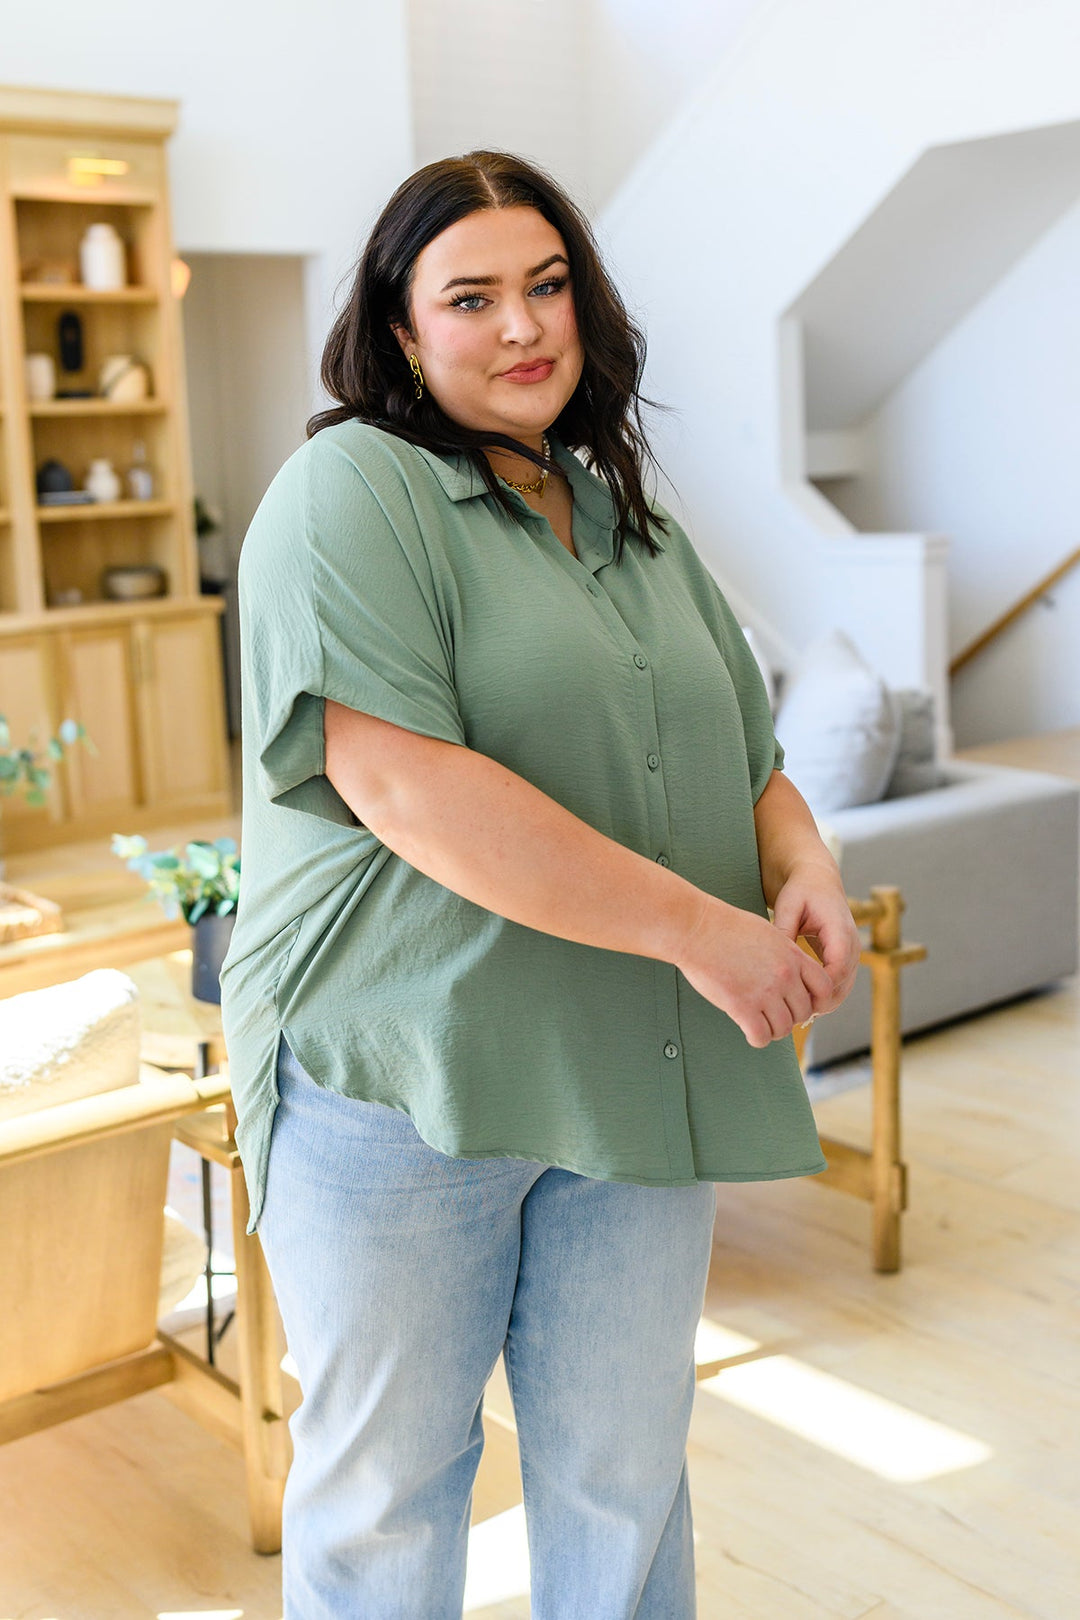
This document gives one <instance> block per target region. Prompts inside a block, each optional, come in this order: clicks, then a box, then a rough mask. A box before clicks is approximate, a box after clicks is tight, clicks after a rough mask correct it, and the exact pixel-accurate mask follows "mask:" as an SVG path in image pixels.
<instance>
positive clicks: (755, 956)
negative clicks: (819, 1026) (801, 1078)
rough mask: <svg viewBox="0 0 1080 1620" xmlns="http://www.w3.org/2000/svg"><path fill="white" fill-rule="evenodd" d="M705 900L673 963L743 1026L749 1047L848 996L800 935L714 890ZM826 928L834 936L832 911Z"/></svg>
mask: <svg viewBox="0 0 1080 1620" xmlns="http://www.w3.org/2000/svg"><path fill="white" fill-rule="evenodd" d="M703 898H704V901H705V903H704V905H703V906H702V907H701V910H700V913H699V916H698V920H697V923H696V924H695V926H694V927H693V928H692V929H691V931H690V934H689V935H688V936H687V938H686V940H685V942H684V944H683V946H682V948H681V950H680V952H679V955H678V958H677V960H676V963H675V965H676V967H678V969H679V971H680V972H681V973H682V974H683V976H684V977H685V978H686V979H687V980H688V982H689V983H690V984H692V985H693V987H694V989H695V990H696V991H697V992H698V993H699V995H702V996H704V997H705V999H706V1000H707V1001H711V1002H712V1004H713V1006H714V1007H719V1008H720V1010H721V1011H722V1012H726V1013H727V1015H728V1017H729V1018H731V1019H733V1020H734V1022H735V1023H736V1024H738V1026H739V1028H740V1029H741V1030H742V1032H743V1034H744V1035H745V1036H746V1039H747V1041H748V1042H749V1043H750V1045H751V1046H758V1047H761V1046H768V1045H769V1042H770V1041H778V1040H780V1039H782V1037H783V1036H785V1035H790V1034H791V1031H792V1030H793V1029H794V1028H795V1025H796V1024H803V1023H805V1022H806V1020H807V1019H808V1018H809V1017H810V1015H811V1013H820V1012H827V1011H828V1010H829V1008H830V1007H834V1006H835V1005H836V1004H837V1001H838V1000H842V999H843V998H842V997H839V996H837V994H836V986H835V984H834V981H833V978H832V976H831V975H830V973H829V972H828V971H827V970H826V968H825V967H823V966H822V964H821V963H820V962H818V961H815V959H814V958H813V957H812V956H809V955H807V953H806V952H805V951H803V950H800V949H799V947H798V946H797V945H796V944H795V943H794V936H791V937H789V936H788V935H787V934H786V933H785V932H784V931H782V930H781V929H779V928H777V927H776V926H775V925H774V924H773V923H770V922H766V920H765V919H764V918H763V917H756V916H754V914H753V913H752V912H749V911H740V910H739V909H738V908H737V907H735V906H729V905H727V904H725V903H724V901H722V900H717V899H715V898H714V897H713V896H712V895H705V896H704V897H703ZM850 920H851V913H850V912H848V921H849V922H850ZM827 927H828V929H829V935H830V938H832V937H833V934H834V932H835V930H834V929H833V924H832V919H831V917H830V920H829V922H828V924H827ZM857 940H858V935H856V942H857ZM845 994H846V991H845Z"/></svg>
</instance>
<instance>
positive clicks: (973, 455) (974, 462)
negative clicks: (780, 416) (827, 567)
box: [837, 205, 1080, 743]
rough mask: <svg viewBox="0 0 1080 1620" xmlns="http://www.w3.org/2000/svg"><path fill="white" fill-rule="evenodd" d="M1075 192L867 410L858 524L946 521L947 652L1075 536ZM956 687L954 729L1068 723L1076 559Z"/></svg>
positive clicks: (969, 735) (1077, 648)
mask: <svg viewBox="0 0 1080 1620" xmlns="http://www.w3.org/2000/svg"><path fill="white" fill-rule="evenodd" d="M1078 286H1080V205H1076V206H1074V207H1073V208H1071V209H1070V210H1069V211H1068V213H1066V214H1065V215H1064V217H1063V218H1062V219H1061V220H1060V221H1059V222H1058V224H1057V225H1056V226H1054V227H1053V228H1052V229H1051V230H1050V231H1048V232H1047V233H1046V234H1045V235H1044V236H1043V237H1042V238H1041V240H1040V241H1039V242H1038V243H1036V245H1035V246H1034V247H1033V248H1032V249H1031V250H1030V251H1029V252H1028V253H1027V254H1026V255H1025V256H1024V258H1023V259H1022V260H1021V261H1020V263H1019V264H1018V265H1017V266H1016V267H1015V268H1014V269H1013V270H1012V271H1011V272H1010V274H1009V275H1007V276H1006V277H1005V278H1004V279H1003V280H1002V281H1001V282H999V284H998V285H997V286H996V287H995V288H994V289H993V290H992V291H991V292H990V293H989V294H988V295H987V296H986V297H985V298H983V299H982V300H981V301H980V302H979V303H978V304H977V305H976V306H975V308H974V309H972V310H971V311H970V313H969V314H968V315H967V317H966V318H965V319H964V320H963V321H961V322H960V323H959V324H958V325H957V326H956V327H955V328H954V329H953V331H952V332H951V333H950V334H949V335H948V336H947V337H946V338H945V339H944V341H943V342H941V343H940V344H939V345H938V346H937V347H936V348H935V349H934V350H933V351H932V352H931V354H929V355H928V356H927V358H926V359H925V360H924V361H923V363H922V364H921V365H919V366H918V367H916V369H915V370H914V371H913V372H912V373H911V375H910V376H909V377H908V378H907V379H906V380H905V382H904V383H903V384H902V385H901V386H900V387H899V388H898V389H896V390H895V392H894V393H893V394H892V395H891V396H890V397H889V399H888V400H887V401H886V402H885V404H884V405H883V407H882V408H881V409H880V410H879V411H877V412H876V413H875V414H874V415H873V416H872V417H871V419H870V420H869V422H868V423H867V426H866V428H865V430H864V435H863V440H864V448H865V450H866V453H867V455H868V458H869V467H868V471H867V474H866V476H864V477H861V478H859V479H857V480H853V481H852V482H851V483H850V484H845V485H842V486H838V490H837V494H838V497H839V499H838V504H841V505H842V507H843V510H844V512H845V513H846V514H847V516H848V517H850V518H851V519H852V521H853V522H855V523H856V524H857V525H858V526H859V527H860V528H867V529H879V528H891V529H907V528H910V529H923V528H936V529H943V530H945V531H946V532H947V533H948V535H949V537H950V563H949V585H950V589H949V605H950V614H949V617H950V646H951V651H952V652H953V653H956V652H958V651H959V650H960V649H961V648H962V647H964V646H966V645H967V644H968V643H969V642H970V641H972V640H973V639H974V638H975V637H976V636H977V635H978V634H979V632H980V631H981V630H983V629H984V628H985V627H986V626H987V625H988V624H990V623H991V622H992V621H993V620H994V619H995V618H997V617H998V615H999V614H1001V613H1002V612H1004V611H1005V610H1006V609H1007V608H1008V607H1010V606H1011V605H1012V603H1013V602H1014V601H1016V600H1017V599H1018V598H1019V597H1020V596H1022V595H1023V594H1024V592H1025V591H1026V590H1027V589H1028V588H1029V587H1030V586H1032V585H1033V584H1034V583H1035V581H1036V580H1037V579H1038V578H1040V577H1041V576H1043V575H1045V574H1047V573H1049V572H1050V570H1051V569H1052V568H1053V567H1054V566H1055V565H1056V564H1057V563H1058V562H1059V561H1060V560H1061V559H1062V558H1064V557H1065V556H1066V555H1068V553H1069V552H1071V551H1073V550H1074V549H1075V548H1076V547H1077V545H1080V517H1078V514H1080V456H1078V455H1077V448H1076V447H1077V444H1078V443H1080V395H1078V393H1077V386H1076V379H1077V377H1080V301H1078V300H1077V297H1076V289H1077V287H1078ZM1052 600H1053V606H1052V607H1049V608H1036V609H1035V610H1034V611H1033V612H1032V613H1031V614H1030V616H1029V617H1028V618H1027V619H1026V620H1025V621H1023V622H1022V623H1021V624H1019V625H1017V626H1016V627H1015V628H1014V629H1012V630H1010V631H1008V632H1006V635H1005V637H1004V639H1003V640H1002V641H1000V642H999V643H998V645H997V646H996V647H994V648H993V649H992V650H990V651H988V652H987V653H985V654H983V655H981V656H980V657H979V658H978V659H977V660H976V661H975V662H973V663H972V664H971V665H969V666H968V667H967V668H966V669H965V670H964V671H963V672H962V673H961V674H960V675H959V676H958V677H957V680H956V682H955V683H954V688H953V719H954V726H955V730H956V735H957V741H958V742H961V743H964V742H969V743H977V742H984V741H992V740H994V739H996V738H1000V737H1008V736H1020V735H1024V734H1026V733H1029V732H1037V731H1048V730H1052V729H1055V728H1058V727H1064V726H1076V725H1080V570H1077V571H1076V572H1075V573H1074V574H1073V575H1072V576H1070V577H1069V578H1068V579H1067V580H1066V581H1065V582H1064V583H1063V584H1062V585H1061V586H1060V587H1059V588H1058V589H1057V590H1056V591H1055V592H1054V595H1053V599H1052Z"/></svg>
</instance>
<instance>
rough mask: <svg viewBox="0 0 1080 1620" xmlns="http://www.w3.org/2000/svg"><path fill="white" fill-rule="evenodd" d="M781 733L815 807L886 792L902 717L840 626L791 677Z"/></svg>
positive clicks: (863, 800)
mask: <svg viewBox="0 0 1080 1620" xmlns="http://www.w3.org/2000/svg"><path fill="white" fill-rule="evenodd" d="M776 735H777V737H778V738H779V740H780V742H781V744H782V745H783V748H784V753H785V756H786V758H785V762H784V767H785V770H786V771H787V774H788V775H789V776H790V778H791V780H792V781H793V782H794V784H795V786H796V787H797V788H798V789H799V792H800V793H801V794H802V795H803V797H804V798H805V799H806V801H807V803H808V804H809V805H810V808H811V809H812V810H813V811H814V812H815V814H817V813H818V812H823V811H830V810H847V809H849V808H850V807H851V806H852V805H856V804H872V803H874V802H875V801H876V800H877V799H880V798H881V796H882V794H883V793H884V791H885V785H886V783H887V782H888V780H889V776H890V774H891V772H892V768H893V765H894V763H895V761H896V752H897V748H898V747H899V742H900V719H899V713H898V710H897V706H896V704H895V703H894V701H893V698H892V696H891V694H890V692H889V689H888V687H887V686H886V685H885V682H884V681H883V680H882V679H881V677H880V675H878V674H876V673H875V672H874V670H872V669H871V668H870V666H869V664H868V663H866V661H865V659H864V658H863V657H862V655H861V654H860V653H859V651H858V649H857V648H856V647H855V645H854V643H853V642H851V641H850V640H849V639H848V637H847V636H845V635H844V634H843V632H842V631H840V630H832V631H830V632H829V634H828V635H827V636H823V637H822V638H821V639H820V640H818V641H815V642H814V643H813V645H812V646H811V647H809V648H808V649H807V651H806V652H805V653H804V654H803V656H802V658H800V660H799V662H798V663H797V665H796V666H795V668H794V670H793V671H792V673H791V675H790V677H789V679H788V681H787V682H786V684H785V686H784V696H783V701H782V702H781V704H780V711H779V713H778V714H777V716H776Z"/></svg>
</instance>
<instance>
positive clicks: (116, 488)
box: [83, 456, 123, 502]
mask: <svg viewBox="0 0 1080 1620" xmlns="http://www.w3.org/2000/svg"><path fill="white" fill-rule="evenodd" d="M83 488H84V489H85V490H86V492H87V494H89V495H92V496H93V497H94V500H95V501H103V502H104V501H118V500H119V499H120V496H121V493H122V491H123V485H122V484H121V482H120V476H119V474H118V473H117V471H116V468H115V467H114V466H113V464H112V462H111V461H110V460H109V458H108V456H95V457H94V459H93V460H92V461H91V463H90V466H89V469H88V471H87V474H86V477H85V478H84V479H83Z"/></svg>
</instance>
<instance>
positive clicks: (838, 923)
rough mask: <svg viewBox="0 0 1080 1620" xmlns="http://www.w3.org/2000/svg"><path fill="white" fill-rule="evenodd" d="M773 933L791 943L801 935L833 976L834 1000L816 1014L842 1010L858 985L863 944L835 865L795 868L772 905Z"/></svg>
mask: <svg viewBox="0 0 1080 1620" xmlns="http://www.w3.org/2000/svg"><path fill="white" fill-rule="evenodd" d="M773 927H774V928H777V929H778V930H779V931H780V933H781V934H783V935H784V936H785V937H786V938H787V939H790V940H796V939H798V937H799V935H800V934H801V935H802V936H803V938H804V939H805V940H806V941H807V943H808V944H809V945H811V946H812V947H813V949H814V950H815V951H816V952H817V954H818V957H819V958H820V960H821V962H822V964H823V966H824V968H825V972H826V973H827V974H828V976H829V981H830V984H831V990H830V994H829V996H828V999H827V1001H826V1002H825V1003H824V1004H823V1005H822V1006H819V1007H815V1008H814V1011H815V1013H826V1012H832V1010H833V1008H834V1007H839V1005H840V1003H841V1002H842V1001H843V1000H844V999H845V997H846V996H848V995H849V994H850V992H851V988H852V986H853V984H854V983H855V974H856V972H857V970H858V966H859V956H860V953H861V951H862V942H861V940H860V939H859V931H858V929H857V928H856V927H855V923H854V920H853V919H852V915H851V908H850V907H849V905H848V903H847V896H846V895H845V893H844V886H843V884H842V883H841V881H840V875H839V873H838V872H837V870H836V867H835V865H833V863H832V862H831V861H830V863H829V864H828V865H807V866H797V867H795V869H794V870H793V871H792V873H791V875H790V877H789V878H788V880H787V882H786V883H785V884H784V886H783V888H782V889H781V890H780V892H779V893H778V894H777V896H776V899H775V901H774V902H773Z"/></svg>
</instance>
